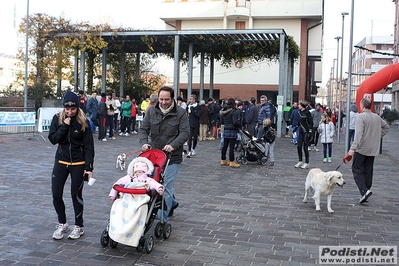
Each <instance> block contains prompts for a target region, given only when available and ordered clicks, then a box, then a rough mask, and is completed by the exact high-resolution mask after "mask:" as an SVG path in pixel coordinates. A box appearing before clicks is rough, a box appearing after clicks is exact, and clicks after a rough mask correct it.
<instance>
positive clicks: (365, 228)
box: [0, 126, 399, 266]
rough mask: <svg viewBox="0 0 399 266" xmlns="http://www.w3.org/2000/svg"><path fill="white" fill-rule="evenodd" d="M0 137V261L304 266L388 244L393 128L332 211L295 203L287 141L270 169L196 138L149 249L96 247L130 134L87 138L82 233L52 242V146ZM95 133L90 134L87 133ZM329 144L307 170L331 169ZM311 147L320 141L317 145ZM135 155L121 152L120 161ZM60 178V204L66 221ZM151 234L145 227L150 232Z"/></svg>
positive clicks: (397, 158) (131, 145) (394, 206)
mask: <svg viewBox="0 0 399 266" xmlns="http://www.w3.org/2000/svg"><path fill="white" fill-rule="evenodd" d="M43 136H44V137H45V139H46V140H43V138H41V136H38V135H37V136H33V135H29V134H25V135H24V134H17V135H0V154H1V166H0V167H1V171H0V196H1V199H2V200H1V202H0V265H67V266H69V265H159V266H160V265H187V266H197V265H198V266H200V265H201V266H202V265H314V264H317V263H318V252H319V246H320V245H374V246H376V245H398V239H399V229H398V223H399V210H398V206H399V198H398V197H399V196H398V179H397V178H398V174H397V173H398V170H399V167H398V166H399V149H398V143H399V131H396V126H392V128H391V129H390V131H389V133H388V134H387V136H386V137H385V138H384V139H383V146H382V155H379V156H378V157H377V158H376V161H375V165H374V184H373V187H372V190H373V196H372V197H371V198H370V202H369V203H368V204H364V205H359V204H358V199H359V192H358V190H357V187H356V185H355V183H354V180H353V177H352V174H351V169H350V165H342V166H341V167H340V169H339V170H340V171H341V172H342V173H343V175H344V178H345V180H346V182H347V184H346V185H345V186H344V188H343V189H340V188H339V187H337V188H336V189H335V191H334V195H333V200H332V208H333V209H334V210H335V213H334V214H329V213H328V212H327V210H326V199H325V197H322V200H321V202H322V210H321V212H316V211H315V210H314V203H313V200H312V199H310V201H309V203H307V204H305V203H302V198H303V194H304V182H305V178H306V175H307V172H308V171H307V170H302V169H296V168H294V164H295V163H296V162H297V152H296V146H294V145H293V144H291V143H290V140H289V139H286V138H281V139H277V140H276V148H275V154H276V162H275V166H273V167H270V166H261V165H257V164H248V165H246V166H242V167H241V168H239V169H232V168H230V167H223V166H220V165H219V163H220V151H219V150H218V140H216V141H205V142H199V143H198V147H197V149H196V152H197V155H196V156H195V157H193V158H187V159H185V160H184V162H183V164H182V166H181V168H180V172H179V176H178V179H177V183H176V196H177V198H178V200H179V203H180V206H179V208H177V209H176V210H175V214H174V216H173V217H171V220H170V223H171V224H172V230H173V231H172V234H171V236H170V238H169V239H167V240H163V239H162V238H161V239H159V240H158V239H157V240H156V241H155V246H154V249H153V251H152V252H151V253H150V254H145V253H144V252H137V250H136V249H135V248H134V247H129V246H124V245H118V246H117V247H116V248H111V247H106V248H103V247H102V246H101V244H100V235H101V232H102V231H103V230H104V229H105V228H106V225H107V220H108V217H109V211H110V205H111V204H110V201H109V199H108V197H107V196H108V193H109V190H110V188H111V185H112V184H113V182H115V181H116V180H117V179H118V178H120V177H121V176H123V175H124V174H125V173H126V172H125V171H121V170H120V169H116V168H115V163H116V157H117V155H118V154H120V153H122V152H125V153H132V152H135V151H138V150H139V144H138V137H137V135H132V136H129V137H119V136H118V137H117V139H116V140H113V141H111V140H109V141H108V142H101V141H98V140H97V139H95V149H96V157H95V177H96V178H97V182H96V183H95V184H94V185H93V186H92V187H90V186H88V185H87V184H86V185H85V187H84V193H83V195H84V201H85V212H84V219H85V227H84V229H85V235H84V236H82V237H81V238H80V239H79V240H69V239H67V238H66V237H64V239H62V240H58V241H56V240H52V238H51V237H52V233H53V231H54V230H55V225H56V224H57V219H56V214H55V211H54V209H53V206H52V198H51V187H50V176H51V170H52V165H53V160H54V152H55V149H56V146H53V145H52V144H51V143H50V142H49V141H47V136H46V135H45V134H43ZM95 137H96V136H95ZM342 139H344V137H342V138H341V143H334V144H333V162H332V163H323V162H322V159H323V156H322V151H321V150H320V152H314V151H311V159H310V165H311V167H320V168H321V169H323V170H325V171H329V170H335V169H336V167H337V166H338V165H340V162H341V160H342V157H343V155H344V151H343V146H344V144H343V142H344V141H342ZM319 148H320V147H319ZM134 156H136V155H131V156H129V157H128V161H129V162H130V160H131V159H133V158H134ZM69 184H70V183H69V182H68V183H67V185H66V187H65V193H64V200H65V203H66V208H67V217H68V218H69V220H68V222H69V223H72V222H73V219H72V217H73V208H72V203H71V200H70V197H69V195H70V193H69ZM151 232H153V230H151Z"/></svg>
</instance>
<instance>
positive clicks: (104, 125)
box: [98, 115, 107, 140]
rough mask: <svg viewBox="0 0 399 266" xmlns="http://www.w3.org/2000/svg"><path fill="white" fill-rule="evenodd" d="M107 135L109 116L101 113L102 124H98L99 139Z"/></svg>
mask: <svg viewBox="0 0 399 266" xmlns="http://www.w3.org/2000/svg"><path fill="white" fill-rule="evenodd" d="M106 136H107V117H106V116H103V115H100V125H99V126H98V139H99V140H102V139H105V137H106Z"/></svg>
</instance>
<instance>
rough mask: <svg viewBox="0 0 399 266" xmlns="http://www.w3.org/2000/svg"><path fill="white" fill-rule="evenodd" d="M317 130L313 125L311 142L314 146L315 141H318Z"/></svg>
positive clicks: (315, 144)
mask: <svg viewBox="0 0 399 266" xmlns="http://www.w3.org/2000/svg"><path fill="white" fill-rule="evenodd" d="M319 135H320V134H319V131H317V127H314V128H313V141H312V144H313V145H314V146H317V143H318V141H319Z"/></svg>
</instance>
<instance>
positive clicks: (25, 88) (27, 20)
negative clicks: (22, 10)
mask: <svg viewBox="0 0 399 266" xmlns="http://www.w3.org/2000/svg"><path fill="white" fill-rule="evenodd" d="M25 27H26V29H25V30H26V32H25V81H24V111H25V112H27V111H28V110H27V107H28V75H29V72H28V57H29V55H28V52H29V47H28V41H29V0H26V25H25Z"/></svg>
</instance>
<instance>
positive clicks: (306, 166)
mask: <svg viewBox="0 0 399 266" xmlns="http://www.w3.org/2000/svg"><path fill="white" fill-rule="evenodd" d="M301 168H302V169H306V168H309V164H307V163H304V164H302V165H301Z"/></svg>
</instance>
